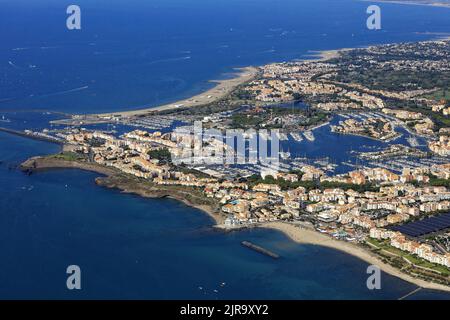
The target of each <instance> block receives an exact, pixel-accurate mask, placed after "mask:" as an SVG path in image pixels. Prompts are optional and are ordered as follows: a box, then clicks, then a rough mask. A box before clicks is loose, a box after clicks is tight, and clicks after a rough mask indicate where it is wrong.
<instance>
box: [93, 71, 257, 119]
mask: <svg viewBox="0 0 450 320" xmlns="http://www.w3.org/2000/svg"><path fill="white" fill-rule="evenodd" d="M234 70H235V73H234V74H235V75H236V77H233V78H231V79H226V80H211V81H210V82H211V83H215V84H216V85H215V86H214V87H213V88H211V89H209V90H208V91H205V92H202V93H200V94H198V95H196V96H193V97H190V98H187V99H184V100H180V101H176V102H173V103H170V104H165V105H162V106H157V107H149V108H145V109H141V110H131V111H118V112H112V113H102V114H96V116H98V117H110V116H113V115H120V116H122V117H132V116H139V115H142V114H148V113H149V112H154V111H164V110H172V109H178V108H181V107H183V108H191V107H196V106H201V105H205V104H207V103H211V102H214V101H217V100H220V99H221V98H223V97H225V96H226V95H227V94H229V93H230V92H231V91H233V90H234V89H235V88H236V87H237V86H239V85H241V84H243V83H246V82H248V81H251V80H252V79H253V78H254V77H255V76H256V75H257V74H258V71H259V69H258V68H256V67H245V68H236V69H234Z"/></svg>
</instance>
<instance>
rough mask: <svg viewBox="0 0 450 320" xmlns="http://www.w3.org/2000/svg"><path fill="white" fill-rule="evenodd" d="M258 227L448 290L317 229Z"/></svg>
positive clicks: (274, 224) (423, 285) (278, 225)
mask: <svg viewBox="0 0 450 320" xmlns="http://www.w3.org/2000/svg"><path fill="white" fill-rule="evenodd" d="M260 227H263V228H269V229H274V230H278V231H281V232H283V233H284V234H285V235H287V236H288V237H289V238H290V239H292V240H293V241H295V242H298V243H302V244H311V245H318V246H324V247H328V248H332V249H336V250H339V251H343V252H345V253H347V254H350V255H352V256H355V257H357V258H359V259H361V260H364V261H365V262H367V263H369V264H371V265H376V266H378V267H379V268H380V269H381V270H383V271H384V272H386V273H388V274H390V275H393V276H395V277H398V278H400V279H402V280H405V281H407V282H410V283H413V284H415V285H417V286H419V287H421V288H426V289H434V290H442V291H447V292H450V287H447V286H444V285H441V284H437V283H432V282H427V281H424V280H421V279H416V278H414V277H412V276H409V275H407V274H404V273H402V272H401V271H400V270H398V269H396V268H394V267H392V266H390V265H388V264H386V263H384V262H382V261H381V260H380V259H379V258H378V257H376V256H375V255H374V254H372V253H371V252H369V251H368V250H366V249H364V248H362V247H360V246H358V245H356V244H353V243H349V242H345V241H339V240H335V239H332V238H330V237H328V236H326V235H324V234H321V233H319V232H317V231H313V230H308V229H305V228H300V227H297V226H295V225H293V224H290V223H286V222H270V223H266V224H263V225H261V226H260Z"/></svg>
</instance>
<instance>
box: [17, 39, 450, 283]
mask: <svg viewBox="0 0 450 320" xmlns="http://www.w3.org/2000/svg"><path fill="white" fill-rule="evenodd" d="M449 62H450V41H444V40H439V41H433V42H423V43H413V44H399V45H383V46H377V47H369V48H366V49H355V50H345V51H343V52H341V53H340V55H339V56H337V57H333V58H331V59H329V60H325V61H324V60H319V61H299V62H288V63H276V64H271V65H267V66H263V67H261V68H260V71H259V72H258V74H257V75H255V78H254V79H252V80H250V81H248V82H247V83H244V84H242V85H240V86H238V87H237V89H236V90H235V91H233V92H231V93H230V94H229V96H228V99H229V100H225V101H221V102H220V103H213V105H210V104H208V105H206V106H203V107H202V106H198V107H196V108H193V109H196V110H195V111H194V110H193V111H191V110H190V109H183V108H182V107H181V108H180V107H177V108H175V109H173V110H166V109H165V110H159V111H155V112H150V113H148V114H139V115H138V116H137V115H127V116H124V115H117V116H114V115H108V116H105V115H98V116H90V117H82V116H74V118H73V119H69V120H68V122H59V123H60V124H62V123H64V124H66V125H67V124H69V123H70V121H71V120H72V121H77V122H78V125H73V126H68V127H66V128H65V129H64V130H55V131H53V132H51V131H46V132H45V133H43V132H32V131H29V132H27V134H29V135H37V134H39V135H41V137H42V135H44V137H46V138H47V139H58V141H59V142H60V143H61V144H63V145H64V151H63V152H62V154H61V155H59V159H60V160H61V161H66V162H78V163H94V164H96V165H99V166H101V167H105V168H112V169H113V170H115V171H117V172H120V173H122V174H125V175H129V176H132V177H134V178H137V179H139V181H140V183H142V184H151V185H152V186H154V187H155V188H157V187H158V186H160V187H161V188H168V190H170V188H189V190H194V189H195V190H196V191H197V192H199V193H201V194H202V196H203V197H204V198H205V199H208V201H210V202H209V203H212V204H213V205H210V207H209V209H205V211H207V212H208V213H210V214H211V216H212V217H213V218H214V219H215V220H216V222H217V224H218V225H219V226H220V227H221V228H223V229H230V230H235V229H239V228H247V227H252V226H264V225H265V224H269V223H273V222H276V221H284V222H286V223H289V224H293V225H295V226H296V227H298V228H304V229H308V230H314V231H315V232H318V233H320V234H323V235H326V236H328V237H330V238H332V239H335V240H337V241H344V242H349V243H354V244H355V245H360V246H363V247H364V248H366V250H369V251H370V252H372V253H373V254H375V255H377V257H379V258H380V259H381V260H382V261H384V262H385V263H387V264H390V265H394V266H396V267H398V268H400V269H402V270H403V272H405V273H407V274H409V275H411V276H414V277H418V278H420V279H424V280H426V281H432V282H436V283H440V284H443V285H449V284H450V278H449V276H450V250H449V249H450V246H449V243H450V232H449V229H450V222H449V220H448V219H447V218H446V213H447V212H449V210H450V190H449V189H448V188H449V186H450V159H449V158H448V157H449V156H450V135H449V134H450V130H449V123H450V120H449V118H448V116H449V113H450V98H449V96H448V93H447V91H446V90H450V67H449V65H450V64H449ZM368 70H378V71H377V72H379V71H380V70H388V71H386V72H385V73H384V74H383V77H385V78H388V79H391V80H392V81H383V83H381V82H380V81H378V80H379V79H378V78H379V77H380V76H379V75H375V74H372V75H369V76H366V73H367V72H369V71H368ZM407 72H411V74H410V76H409V77H408V82H407V83H406V82H405V73H407ZM402 77H403V78H402ZM433 77H440V78H439V79H440V81H439V82H435V81H434V80H433ZM430 78H432V79H431V80H430ZM350 79H353V80H350ZM377 79H378V80H377ZM386 83H389V86H388V85H386ZM399 83H401V84H402V85H401V86H399V85H398V84H399ZM436 83H439V86H438V85H437V84H436ZM299 100H301V101H302V103H303V104H302V105H301V107H300V108H298V107H295V104H294V103H293V101H299ZM218 105H227V107H226V108H225V109H224V110H221V109H220V108H219V107H218ZM305 105H306V107H305ZM211 110H213V111H214V112H211ZM96 117H97V118H96ZM336 117H338V118H337V119H338V120H337V121H335V122H333V124H330V121H332V119H336ZM152 119H153V120H152ZM156 119H158V121H156ZM95 121H97V122H98V123H101V122H111V123H113V124H114V125H120V124H124V123H126V125H127V126H128V127H130V126H133V127H136V128H134V129H133V130H125V131H124V132H122V133H121V134H114V133H111V132H106V131H105V130H96V129H90V128H89V126H88V125H89V124H90V123H91V122H95ZM177 121H178V122H180V123H182V124H179V125H177V126H174V123H176V122H177ZM194 121H200V122H201V123H202V125H203V126H204V127H206V128H208V129H215V130H218V131H219V132H222V131H224V130H227V129H230V128H233V129H242V130H245V129H249V128H252V127H253V128H256V129H280V131H279V133H277V138H278V139H279V140H280V141H288V135H289V136H290V137H291V138H292V139H293V141H294V142H297V143H298V142H301V141H303V140H304V139H306V141H308V142H309V143H314V140H315V138H314V131H315V130H317V129H318V128H321V127H324V126H326V127H329V129H330V131H331V132H332V134H339V135H350V136H351V135H353V136H363V137H368V138H371V139H374V140H376V141H381V142H383V143H385V144H386V148H385V149H383V150H377V151H371V152H364V153H360V154H358V157H359V158H360V159H362V160H364V161H366V160H367V161H368V160H373V161H375V162H374V164H373V165H368V164H366V165H364V166H360V167H358V166H356V167H355V168H352V169H351V170H349V171H348V170H347V172H344V173H333V170H329V169H330V168H329V165H324V166H318V165H315V164H311V163H306V162H299V161H297V162H295V161H294V160H292V159H290V154H289V153H288V152H280V154H279V156H280V157H281V158H284V160H285V162H287V163H290V165H289V166H284V165H283V164H282V165H281V166H280V167H278V168H272V167H270V166H266V167H264V166H259V169H260V170H259V171H258V170H255V171H251V170H250V171H249V170H246V169H244V168H239V167H233V166H232V165H223V166H222V167H223V168H222V169H223V170H222V171H220V170H218V169H216V168H214V167H209V166H208V165H206V164H205V163H206V162H207V160H211V159H210V158H212V157H220V156H219V155H218V153H217V150H222V151H228V152H230V153H231V154H233V151H234V148H233V147H231V146H229V145H228V144H227V142H226V141H225V140H220V139H216V138H214V137H211V136H201V137H198V136H195V135H194V134H193V133H192V131H191V129H192V126H193V125H194ZM73 123H74V122H72V124H73ZM85 127H86V128H85ZM399 129H401V130H402V131H399ZM291 130H293V131H291ZM401 132H403V134H402V133H401ZM256 134H257V135H259V138H260V139H261V135H262V133H256ZM404 134H407V135H409V136H410V138H408V142H409V144H410V145H409V146H406V145H404V144H399V143H397V142H396V141H397V139H399V138H400V137H401V136H403V135H404ZM246 138H249V137H248V136H247V137H246ZM262 139H263V140H264V141H267V140H270V138H269V137H268V136H267V135H265V136H263V137H262ZM272 140H273V141H274V138H272ZM418 140H421V141H423V142H424V145H423V146H420V145H419V143H418V142H417V141H418ZM390 143H392V144H390ZM186 147H187V149H188V153H187V154H186ZM220 154H222V153H220ZM233 157H234V155H233ZM190 158H193V160H192V159H190ZM180 159H181V160H180ZM219 160H220V159H219ZM388 160H389V161H391V160H392V161H403V162H402V164H401V165H400V166H399V167H397V168H390V167H387V163H388ZM190 161H191V162H190ZM421 161H422V162H421ZM192 163H197V165H191V164H192ZM23 167H24V170H28V171H29V172H32V171H33V169H37V168H36V161H35V160H33V158H32V159H30V161H29V162H27V163H26V164H25V165H24V166H23ZM394 169H395V170H394ZM119 188H120V187H119ZM177 190H178V189H177ZM191 204H192V205H194V206H195V205H196V203H191ZM435 217H438V218H439V220H436V221H435V220H429V221H428V219H432V218H435ZM418 222H420V223H421V225H420V226H419V225H415V223H418ZM417 230H418V231H420V232H417V233H415V231H417Z"/></svg>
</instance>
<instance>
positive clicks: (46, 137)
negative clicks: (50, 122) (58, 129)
mask: <svg viewBox="0 0 450 320" xmlns="http://www.w3.org/2000/svg"><path fill="white" fill-rule="evenodd" d="M0 131H2V132H6V133H10V134H15V135H17V136H21V137H25V138H30V139H34V140H40V141H46V142H52V143H57V144H63V143H64V142H63V141H62V140H59V139H58V138H54V137H52V136H49V135H45V134H40V133H35V132H25V131H19V130H13V129H8V128H3V127H0Z"/></svg>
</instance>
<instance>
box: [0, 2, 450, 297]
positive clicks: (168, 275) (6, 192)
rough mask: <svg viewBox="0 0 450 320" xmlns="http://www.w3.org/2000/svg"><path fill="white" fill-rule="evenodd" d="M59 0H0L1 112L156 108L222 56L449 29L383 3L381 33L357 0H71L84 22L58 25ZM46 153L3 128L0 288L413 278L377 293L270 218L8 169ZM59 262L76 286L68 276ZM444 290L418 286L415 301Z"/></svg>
mask: <svg viewBox="0 0 450 320" xmlns="http://www.w3.org/2000/svg"><path fill="white" fill-rule="evenodd" d="M68 4H69V3H68V2H64V1H59V0H39V1H31V0H29V1H25V0H14V1H12V0H11V1H9V0H8V1H4V0H0V39H1V41H0V110H2V111H6V110H9V111H23V110H52V111H61V112H69V113H81V112H83V113H90V112H101V111H112V110H124V109H132V108H136V107H139V106H151V105H158V104H160V103H163V102H167V101H174V100H177V99H179V98H181V97H186V96H189V95H192V94H194V93H197V92H199V91H200V90H202V89H204V88H205V87H207V86H209V84H208V82H207V80H208V79H214V78H220V77H224V76H227V75H226V74H227V73H229V72H230V71H232V68H233V67H239V66H246V65H260V64H264V63H268V62H272V61H282V60H288V59H295V58H301V57H305V56H307V55H309V54H310V53H311V52H310V51H313V50H323V49H335V48H341V47H355V46H364V45H368V44H377V43H390V42H398V41H413V40H421V39H428V38H430V37H433V36H435V34H430V33H442V32H450V25H449V19H448V17H449V16H448V15H449V13H450V11H449V10H446V9H442V8H430V7H417V6H401V5H386V4H382V5H381V6H382V9H383V30H381V31H377V32H373V31H368V30H367V29H366V28H365V20H366V17H367V15H366V14H365V10H366V8H367V6H368V3H366V2H359V1H350V0H342V1H338V0H311V1H306V0H284V1H268V0H258V1H256V0H255V1H253V0H252V1H249V0H227V1H225V0H215V1H209V0H192V1H189V0H183V1H182V0H157V1H144V0H132V1H118V0H109V1H106V0H99V1H87V0H79V1H77V4H78V5H80V7H81V9H82V30H81V31H68V30H67V29H65V19H66V14H65V10H66V7H67V5H68ZM14 117H16V119H18V120H17V121H18V122H19V121H20V126H21V127H27V126H28V125H31V126H36V127H38V126H41V125H42V124H41V123H40V122H41V121H42V119H41V118H39V119H38V118H35V117H34V116H33V113H30V114H29V115H28V114H27V113H18V114H17V115H15V116H14ZM44 118H45V117H44ZM318 135H320V132H319V133H318ZM356 140H357V139H356ZM356 140H355V141H356ZM357 142H358V141H356V142H355V143H357ZM350 147H351V146H346V148H350ZM323 148H325V147H323ZM57 151H58V148H57V147H56V146H54V145H51V144H47V143H43V142H36V141H31V140H26V139H23V138H19V137H15V136H11V135H8V134H4V133H0V254H1V259H0V298H63V299H72V298H141V299H146V298H158V299H169V298H179V299H183V298H185V299H186V298H187V299H202V298H207V299H239V298H246V299H251V298H255V299H256V298H261V299H283V298H287V299H323V298H330V299H366V298H367V299H397V298H399V297H401V296H403V295H404V294H406V293H408V292H410V291H411V290H413V289H414V288H415V287H414V286H413V285H411V284H408V283H406V282H404V281H401V280H399V279H397V278H394V277H391V276H388V275H386V274H383V278H382V290H380V291H376V292H373V291H369V290H367V288H366V278H367V274H366V268H367V264H366V263H364V262H362V261H360V260H358V259H356V258H354V257H351V256H349V255H346V254H344V253H341V252H338V251H335V250H331V249H327V248H322V247H316V246H307V245H298V244H295V243H293V242H292V241H289V240H288V239H287V238H286V237H285V236H284V235H283V234H281V233H279V232H275V231H270V230H252V231H244V232H239V233H229V234H226V233H221V232H218V231H214V230H212V228H211V225H212V223H213V222H212V221H211V220H210V218H209V217H208V216H207V215H205V214H203V213H202V212H200V211H198V210H196V209H192V208H188V207H186V206H184V205H182V204H180V203H178V202H176V201H172V200H149V199H142V198H139V197H136V196H132V195H124V194H120V193H119V192H116V191H111V190H107V189H103V188H100V187H97V186H96V185H95V184H94V178H95V177H96V175H95V174H92V173H86V172H81V171H77V170H59V171H48V172H42V173H39V174H34V175H31V176H27V175H25V174H23V173H21V172H19V171H18V170H17V169H15V167H16V166H17V165H18V164H19V163H20V162H21V161H23V160H25V159H27V158H28V157H30V156H34V155H39V154H50V153H54V152H57ZM314 152H317V156H323V153H322V151H321V150H317V151H314ZM242 240H250V241H253V242H255V243H258V244H261V245H263V246H265V247H267V248H269V249H272V250H274V251H276V252H277V253H279V254H280V255H281V256H282V258H281V259H279V260H272V259H270V258H267V257H265V256H262V255H260V254H257V253H255V252H253V251H250V250H249V249H246V248H244V247H242V246H241V245H240V242H241V241H242ZM72 264H76V265H79V266H80V267H81V270H82V290H81V291H69V290H67V289H66V286H65V284H66V273H65V270H66V267H67V266H68V265H72ZM222 283H225V284H224V285H221V284H222ZM449 297H450V295H448V294H444V293H440V292H435V291H429V290H422V291H420V292H419V293H418V294H417V295H415V296H414V297H413V298H427V299H428V298H435V299H438V298H442V299H448V298H449Z"/></svg>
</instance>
